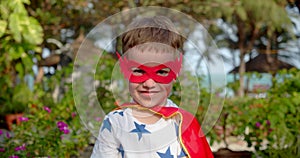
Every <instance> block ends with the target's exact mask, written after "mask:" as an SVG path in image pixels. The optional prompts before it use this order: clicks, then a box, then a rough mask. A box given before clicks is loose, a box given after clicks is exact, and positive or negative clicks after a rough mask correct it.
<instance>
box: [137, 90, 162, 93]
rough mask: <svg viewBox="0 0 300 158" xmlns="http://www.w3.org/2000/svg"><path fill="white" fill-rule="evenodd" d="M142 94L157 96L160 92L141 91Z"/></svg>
mask: <svg viewBox="0 0 300 158" xmlns="http://www.w3.org/2000/svg"><path fill="white" fill-rule="evenodd" d="M139 92H140V93H142V94H155V93H158V92H159V91H147V90H146V91H143V90H142V91H139Z"/></svg>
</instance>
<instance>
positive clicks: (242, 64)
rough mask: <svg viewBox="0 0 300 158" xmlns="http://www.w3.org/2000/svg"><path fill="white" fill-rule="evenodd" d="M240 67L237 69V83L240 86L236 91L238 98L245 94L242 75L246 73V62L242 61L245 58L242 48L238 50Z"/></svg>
mask: <svg viewBox="0 0 300 158" xmlns="http://www.w3.org/2000/svg"><path fill="white" fill-rule="evenodd" d="M240 51H241V52H240V53H241V54H240V67H239V83H240V86H239V89H238V93H237V94H238V96H239V97H243V96H244V95H245V92H244V87H245V83H244V74H245V71H246V62H245V60H244V58H245V53H244V51H245V50H244V49H243V48H240Z"/></svg>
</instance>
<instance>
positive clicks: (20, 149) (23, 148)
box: [15, 144, 26, 151]
mask: <svg viewBox="0 0 300 158" xmlns="http://www.w3.org/2000/svg"><path fill="white" fill-rule="evenodd" d="M24 150H26V145H25V144H23V145H21V146H18V147H16V148H15V151H24Z"/></svg>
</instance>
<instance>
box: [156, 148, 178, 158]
mask: <svg viewBox="0 0 300 158" xmlns="http://www.w3.org/2000/svg"><path fill="white" fill-rule="evenodd" d="M156 153H157V154H158V155H159V156H160V157H161V158H173V157H174V156H173V155H171V151H170V147H169V148H168V149H167V151H166V152H165V153H160V152H156Z"/></svg>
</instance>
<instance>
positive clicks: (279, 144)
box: [210, 69, 300, 157]
mask: <svg viewBox="0 0 300 158" xmlns="http://www.w3.org/2000/svg"><path fill="white" fill-rule="evenodd" d="M299 77H300V71H299V70H296V69H294V70H290V71H286V70H285V71H282V72H280V75H278V76H277V77H276V78H275V79H274V85H273V87H272V88H271V89H270V90H269V92H268V94H267V98H260V99H256V98H246V97H243V98H232V99H227V100H226V101H225V105H224V109H223V112H222V115H221V117H220V120H219V122H218V123H217V125H216V126H221V127H223V130H224V128H225V130H227V132H228V133H227V134H224V133H225V131H224V133H223V134H222V135H220V134H219V133H218V131H217V130H214V131H211V133H210V134H211V135H212V136H213V138H215V139H214V140H219V141H220V140H222V139H223V138H224V137H228V136H239V137H242V138H243V139H244V140H245V141H246V142H247V143H248V146H249V147H251V146H252V147H254V148H255V150H256V151H255V152H256V153H257V154H258V155H259V156H261V157H299V156H300V153H299V151H298V147H299V143H300V140H299V129H300V122H299V120H300V116H299V115H298V114H299V112H300V99H299V98H300V86H299V85H300V84H299Z"/></svg>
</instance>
